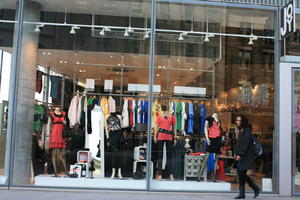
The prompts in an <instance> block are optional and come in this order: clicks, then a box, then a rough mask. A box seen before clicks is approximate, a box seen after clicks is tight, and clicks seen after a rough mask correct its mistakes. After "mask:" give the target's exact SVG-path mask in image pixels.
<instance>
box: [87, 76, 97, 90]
mask: <svg viewBox="0 0 300 200" xmlns="http://www.w3.org/2000/svg"><path fill="white" fill-rule="evenodd" d="M86 89H87V90H89V91H91V90H94V89H95V79H90V78H87V79H86Z"/></svg>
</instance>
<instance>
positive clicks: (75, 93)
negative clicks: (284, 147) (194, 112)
mask: <svg viewBox="0 0 300 200" xmlns="http://www.w3.org/2000/svg"><path fill="white" fill-rule="evenodd" d="M77 94H80V95H91V96H114V97H129V98H130V97H131V98H144V99H145V98H148V96H140V95H130V94H113V93H95V92H74V95H77ZM153 98H154V99H178V100H197V101H213V99H209V98H205V97H180V96H179V97H174V96H171V97H167V96H153Z"/></svg>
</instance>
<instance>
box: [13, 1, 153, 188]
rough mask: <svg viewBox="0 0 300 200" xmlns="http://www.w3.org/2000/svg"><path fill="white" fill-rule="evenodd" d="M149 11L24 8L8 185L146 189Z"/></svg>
mask: <svg viewBox="0 0 300 200" xmlns="http://www.w3.org/2000/svg"><path fill="white" fill-rule="evenodd" d="M150 10H151V1H150V0H145V1H138V2H136V1H106V0H101V1H65V3H64V4H63V5H62V4H61V1H56V0H55V1H46V0H42V1H36V2H33V1H25V7H24V22H23V28H24V31H23V35H22V39H23V44H22V49H21V55H22V57H21V58H22V59H21V66H20V72H19V76H20V78H19V83H18V84H19V90H18V100H17V101H18V106H17V108H16V109H17V116H16V134H17V136H16V142H15V144H16V146H15V149H16V150H15V158H16V159H15V167H14V170H13V183H14V185H28V184H32V185H34V186H49V187H53V186H54V187H87V188H112V189H143V190H145V189H146V179H145V178H146V159H147V157H146V153H147V151H148V147H147V113H148V110H147V108H148V105H149V102H148V101H149V99H148V94H149V88H148V84H149V83H148V77H149V75H148V73H149V56H148V54H149V41H150V37H151V35H150V17H151V13H150ZM19 166H22V167H23V168H24V169H23V170H21V171H20V168H19Z"/></svg>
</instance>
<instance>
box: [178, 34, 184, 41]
mask: <svg viewBox="0 0 300 200" xmlns="http://www.w3.org/2000/svg"><path fill="white" fill-rule="evenodd" d="M178 40H179V41H183V40H184V38H183V36H182V33H180V34H179V37H178Z"/></svg>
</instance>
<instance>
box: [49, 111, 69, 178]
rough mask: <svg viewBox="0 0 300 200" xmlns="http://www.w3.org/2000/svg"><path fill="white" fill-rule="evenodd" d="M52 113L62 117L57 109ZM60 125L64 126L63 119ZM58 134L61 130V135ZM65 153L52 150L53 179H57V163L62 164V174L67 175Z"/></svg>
mask: <svg viewBox="0 0 300 200" xmlns="http://www.w3.org/2000/svg"><path fill="white" fill-rule="evenodd" d="M53 113H54V114H55V115H57V116H60V115H63V113H62V112H61V109H60V108H59V107H56V108H55V110H54V112H53ZM54 123H55V122H54ZM54 123H53V125H54ZM62 123H63V124H66V121H65V119H63V122H62ZM52 131H53V130H52ZM52 134H53V133H52ZM59 134H62V130H61V133H59ZM65 152H66V151H65V148H56V147H54V148H52V164H53V168H54V173H55V175H54V176H55V177H58V167H57V166H58V164H59V162H61V163H62V165H63V168H64V173H65V174H67V165H66V157H65Z"/></svg>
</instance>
